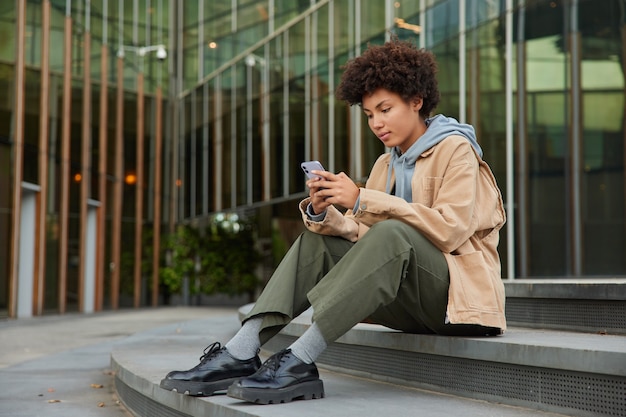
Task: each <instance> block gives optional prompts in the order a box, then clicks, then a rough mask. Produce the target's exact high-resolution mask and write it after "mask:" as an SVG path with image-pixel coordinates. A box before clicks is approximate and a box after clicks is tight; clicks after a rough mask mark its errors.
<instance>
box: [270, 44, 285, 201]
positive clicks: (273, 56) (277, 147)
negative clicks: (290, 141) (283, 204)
mask: <svg viewBox="0 0 626 417" xmlns="http://www.w3.org/2000/svg"><path fill="white" fill-rule="evenodd" d="M283 36H284V35H281V36H279V37H278V38H275V39H273V40H272V41H270V43H269V56H270V62H269V63H268V65H269V80H268V82H269V86H268V92H269V108H268V109H265V110H266V111H267V112H268V113H269V114H268V117H267V119H268V121H269V124H270V133H269V134H270V137H269V146H270V149H269V153H270V154H269V161H270V163H269V170H270V197H272V198H276V197H280V196H282V195H283V193H284V192H285V191H286V190H284V189H283V178H285V175H286V174H285V172H284V170H283V167H284V165H283V161H284V160H285V157H286V156H285V151H286V150H285V148H284V146H283V145H284V141H283V132H284V130H283V127H284V122H285V119H284V115H285V112H286V111H287V109H286V108H285V104H284V101H285V100H284V94H283V89H284V79H283V77H284V71H285V69H284V66H283V63H284V58H285V51H284V47H283V42H284V37H283Z"/></svg>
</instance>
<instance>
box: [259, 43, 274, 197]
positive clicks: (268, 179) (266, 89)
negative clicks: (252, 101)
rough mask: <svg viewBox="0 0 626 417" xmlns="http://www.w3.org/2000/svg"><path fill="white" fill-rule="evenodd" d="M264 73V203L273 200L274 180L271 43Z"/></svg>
mask: <svg viewBox="0 0 626 417" xmlns="http://www.w3.org/2000/svg"><path fill="white" fill-rule="evenodd" d="M263 62H264V63H265V65H263V72H262V78H261V82H262V84H263V85H262V87H261V106H260V107H261V122H262V124H263V130H262V132H261V135H262V138H261V140H262V148H261V149H262V150H261V158H262V169H263V181H261V186H262V187H263V193H262V195H261V198H262V200H263V201H269V200H270V198H272V195H271V194H272V193H271V190H272V187H271V185H270V184H271V183H272V178H271V175H270V160H271V158H270V157H271V155H270V153H271V149H270V85H269V84H270V83H269V78H270V65H269V62H270V46H269V43H266V44H265V47H264V54H263Z"/></svg>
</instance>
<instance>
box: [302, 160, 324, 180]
mask: <svg viewBox="0 0 626 417" xmlns="http://www.w3.org/2000/svg"><path fill="white" fill-rule="evenodd" d="M300 166H301V167H302V170H303V171H304V174H305V175H306V176H307V177H308V178H318V177H317V176H316V175H315V174H313V173H312V172H311V171H314V170H316V171H326V170H325V169H324V166H323V165H322V164H321V163H320V162H319V161H307V162H303V163H301V164H300Z"/></svg>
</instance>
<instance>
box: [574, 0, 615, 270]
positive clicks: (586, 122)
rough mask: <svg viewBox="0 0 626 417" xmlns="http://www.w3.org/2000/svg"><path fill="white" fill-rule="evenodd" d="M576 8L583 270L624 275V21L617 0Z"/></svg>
mask: <svg viewBox="0 0 626 417" xmlns="http://www.w3.org/2000/svg"><path fill="white" fill-rule="evenodd" d="M578 6H579V7H578V11H579V14H578V24H579V29H580V34H581V36H580V38H578V39H579V40H580V42H581V46H580V60H581V61H580V70H581V74H580V75H581V88H582V91H581V94H582V110H581V111H582V115H581V116H582V117H581V119H582V120H580V127H581V128H582V134H581V138H582V146H581V148H582V161H581V163H582V172H581V176H582V178H581V190H580V191H581V198H582V201H581V202H580V204H581V211H582V229H583V231H582V234H583V241H582V242H581V245H582V250H583V262H582V264H583V273H584V274H585V275H592V276H593V275H609V276H615V275H623V274H624V273H625V272H626V260H625V258H624V256H623V253H624V250H625V248H626V239H625V235H624V227H625V222H624V205H625V204H624V137H625V132H624V123H623V119H624V73H625V71H624V68H625V67H624V65H623V64H622V60H623V47H624V38H623V35H622V32H623V27H624V24H625V23H626V22H625V21H624V14H623V5H622V6H620V4H619V2H616V1H605V2H593V1H588V0H583V1H579V5H578ZM576 64H577V63H574V65H576Z"/></svg>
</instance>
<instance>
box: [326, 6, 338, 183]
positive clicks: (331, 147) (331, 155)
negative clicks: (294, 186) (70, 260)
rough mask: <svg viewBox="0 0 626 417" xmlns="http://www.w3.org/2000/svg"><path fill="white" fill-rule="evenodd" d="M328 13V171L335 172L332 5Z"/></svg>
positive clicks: (333, 17) (333, 29)
mask: <svg viewBox="0 0 626 417" xmlns="http://www.w3.org/2000/svg"><path fill="white" fill-rule="evenodd" d="M327 7H328V8H329V9H330V10H329V11H328V161H327V162H326V163H327V164H328V168H327V169H328V170H329V171H331V172H335V171H336V170H335V165H336V161H335V158H336V156H335V146H336V144H335V103H336V100H335V97H334V92H335V59H334V57H335V13H334V12H333V10H332V7H334V3H330V4H329V5H328V6H327Z"/></svg>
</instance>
